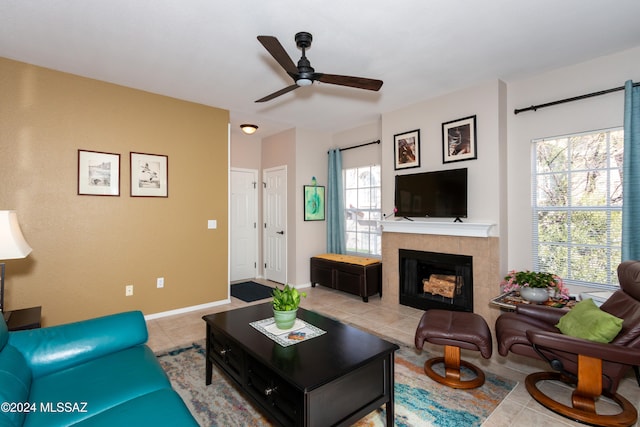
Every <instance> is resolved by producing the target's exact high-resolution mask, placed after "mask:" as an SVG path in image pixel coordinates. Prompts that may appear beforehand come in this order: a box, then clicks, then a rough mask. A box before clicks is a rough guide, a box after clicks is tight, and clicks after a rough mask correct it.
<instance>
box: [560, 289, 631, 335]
mask: <svg viewBox="0 0 640 427" xmlns="http://www.w3.org/2000/svg"><path fill="white" fill-rule="evenodd" d="M556 328H558V329H560V332H562V333H563V334H565V335H569V336H572V337H577V338H583V339H585V340H589V341H595V342H602V343H607V342H611V340H613V339H614V338H615V337H616V335H618V333H620V330H621V329H622V319H619V318H617V317H615V316H614V315H612V314H609V313H607V312H605V311H602V310H600V308H599V307H598V306H597V305H595V303H594V302H593V300H592V299H591V298H589V299H586V300H583V301H580V302H579V303H578V304H576V305H575V307H573V308H572V309H571V310H570V311H569V312H568V313H567V314H565V315H564V316H562V317H561V318H560V321H559V322H558V324H557V325H556Z"/></svg>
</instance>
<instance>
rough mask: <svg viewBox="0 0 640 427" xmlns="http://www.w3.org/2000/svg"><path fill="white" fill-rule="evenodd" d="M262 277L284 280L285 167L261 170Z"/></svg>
mask: <svg viewBox="0 0 640 427" xmlns="http://www.w3.org/2000/svg"><path fill="white" fill-rule="evenodd" d="M263 178H264V197H263V205H264V213H263V215H264V254H263V256H264V277H265V278H266V279H268V280H273V281H274V282H278V283H286V282H287V167H286V166H280V167H277V168H271V169H265V171H264V176H263Z"/></svg>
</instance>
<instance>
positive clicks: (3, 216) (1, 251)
mask: <svg viewBox="0 0 640 427" xmlns="http://www.w3.org/2000/svg"><path fill="white" fill-rule="evenodd" d="M30 253H31V246H29V244H28V243H27V241H26V240H24V236H23V235H22V231H21V230H20V224H18V215H17V214H16V212H15V211H0V260H5V259H18V258H26V257H27V255H29V254H30Z"/></svg>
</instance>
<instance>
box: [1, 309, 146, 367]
mask: <svg viewBox="0 0 640 427" xmlns="http://www.w3.org/2000/svg"><path fill="white" fill-rule="evenodd" d="M147 338H148V335H147V325H146V323H145V320H144V316H143V315H142V313H141V312H140V311H130V312H126V313H118V314H112V315H109V316H103V317H97V318H94V319H88V320H83V321H80V322H75V323H69V324H66V325H58V326H51V327H48V328H41V329H31V330H28V331H15V332H11V333H10V336H9V343H10V344H11V345H13V346H15V347H16V348H17V349H18V350H20V352H21V353H22V354H23V355H24V357H25V360H26V361H27V365H29V367H30V368H31V373H32V374H33V377H34V378H38V377H40V376H42V375H47V374H49V373H52V372H56V371H59V370H61V369H66V368H69V367H72V366H74V365H77V364H79V363H84V362H87V361H89V360H92V359H97V358H100V357H102V356H104V355H107V354H110V353H114V352H117V351H120V350H124V349H126V348H129V347H133V346H135V345H139V344H144V343H145V342H146V341H147Z"/></svg>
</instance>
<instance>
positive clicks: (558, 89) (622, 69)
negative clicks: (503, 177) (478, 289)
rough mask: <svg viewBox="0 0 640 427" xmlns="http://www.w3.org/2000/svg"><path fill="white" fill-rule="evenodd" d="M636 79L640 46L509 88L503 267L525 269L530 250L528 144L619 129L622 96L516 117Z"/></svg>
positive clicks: (527, 266) (520, 82) (616, 93)
mask: <svg viewBox="0 0 640 427" xmlns="http://www.w3.org/2000/svg"><path fill="white" fill-rule="evenodd" d="M629 79H632V80H634V81H640V47H637V48H635V49H631V50H627V51H624V52H621V53H618V54H615V55H611V56H606V57H601V58H597V59H594V60H592V61H589V62H584V63H581V64H576V65H573V66H571V67H566V68H562V69H558V70H554V71H551V72H548V73H545V74H541V75H538V76H535V77H532V78H530V79H527V80H522V81H518V82H513V83H510V84H509V85H508V101H507V109H508V114H507V125H508V165H509V167H508V175H507V177H508V190H507V195H508V201H509V203H508V217H509V227H508V233H507V236H506V237H507V238H508V239H509V243H508V246H509V248H510V250H509V254H508V261H507V262H508V269H512V268H513V269H527V268H531V265H532V260H531V257H532V251H531V221H532V218H531V174H530V171H531V141H532V140H533V139H537V138H542V137H550V136H558V135H564V134H568V133H576V132H584V131H590V130H598V129H605V128H610V127H619V126H622V125H623V112H624V104H623V100H624V92H615V93H612V94H608V95H602V96H598V97H594V98H589V99H586V100H581V101H575V102H571V103H566V104H561V105H557V106H552V107H548V108H544V109H541V110H538V111H535V112H534V111H530V112H524V113H520V114H518V115H515V114H514V113H513V110H514V109H515V108H524V107H528V106H530V105H536V104H541V103H546V102H551V101H556V100H559V99H564V98H570V97H574V96H578V95H583V94H586V93H591V92H597V91H601V90H605V89H610V88H614V87H619V86H623V85H624V82H625V81H626V80H629Z"/></svg>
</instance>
